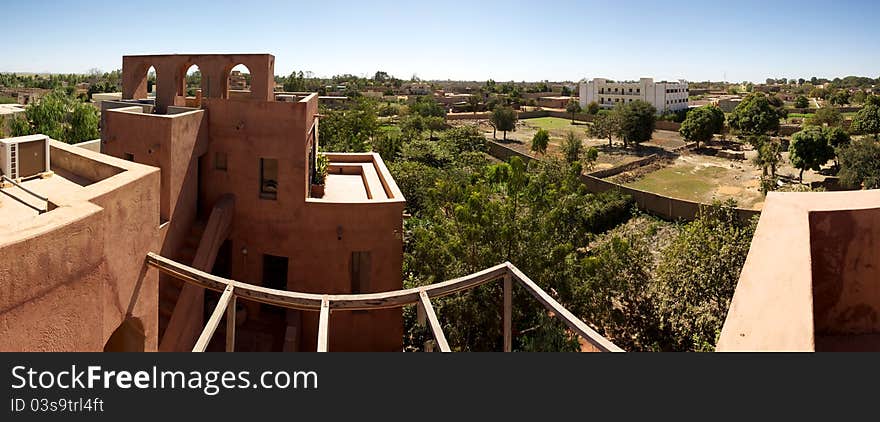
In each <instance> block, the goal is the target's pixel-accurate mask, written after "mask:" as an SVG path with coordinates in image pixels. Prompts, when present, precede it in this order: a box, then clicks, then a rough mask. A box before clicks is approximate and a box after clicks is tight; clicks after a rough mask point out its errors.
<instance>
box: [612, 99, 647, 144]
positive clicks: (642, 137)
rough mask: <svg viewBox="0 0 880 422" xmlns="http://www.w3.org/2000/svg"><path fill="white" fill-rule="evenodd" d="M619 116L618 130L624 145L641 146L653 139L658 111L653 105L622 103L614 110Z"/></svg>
mask: <svg viewBox="0 0 880 422" xmlns="http://www.w3.org/2000/svg"><path fill="white" fill-rule="evenodd" d="M614 113H615V114H616V115H617V116H616V119H617V130H618V133H617V134H618V136H619V137H620V139H623V145H624V146H628V145H629V144H630V143H635V144H640V143H642V142H645V141H647V140H649V139H651V136H652V134H653V133H654V125H655V124H656V123H657V109H656V108H654V106H652V105H651V104H649V103H647V102H645V101H642V100H635V101H633V102H629V103H622V104H620V105H618V106H617V107H615V108H614Z"/></svg>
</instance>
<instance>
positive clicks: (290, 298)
mask: <svg viewBox="0 0 880 422" xmlns="http://www.w3.org/2000/svg"><path fill="white" fill-rule="evenodd" d="M147 264H148V265H150V266H152V267H155V268H157V269H159V271H161V272H162V273H165V274H168V275H170V276H172V277H174V278H176V279H179V280H183V281H186V282H190V283H193V284H197V285H199V286H202V287H204V288H206V289H211V290H215V291H218V292H222V291H223V289H225V288H226V286H227V285H229V284H232V285H233V286H235V294H236V295H237V296H239V297H242V298H244V299H248V300H253V301H255V302H260V303H267V304H270V305H276V306H280V307H283V308H290V309H300V310H305V311H320V310H321V300H322V298H323V297H324V295H321V294H314V293H299V292H291V291H287V290H276V289H270V288H266V287H262V286H257V285H254V284H249V283H243V282H240V281H235V280H230V279H226V278H223V277H218V276H215V275H213V274H208V273H206V272H204V271H199V270H197V269H195V268H192V267H189V266H187V265H183V264H181V263H179V262H175V261H173V260H171V259H168V258H165V257H163V256H161V255H158V254H155V253H152V252H150V253H148V254H147ZM505 273H507V267H506V266H505V264H498V265H496V266H494V267H490V268H486V269H485V270H482V271H478V272H476V273H473V274H469V275H466V276H464V277H459V278H455V279H452V280H447V281H444V282H440V283H434V284H431V285H430V286H425V287H424V288H412V289H404V290H395V291H391V292H383V293H366V294H353V295H328V297H329V298H330V307H331V308H332V309H344V310H349V311H358V310H371V309H391V308H399V307H401V306H405V305H411V304H415V303H418V302H419V291H420V290H421V289H424V290H425V292H427V293H428V296H429V297H432V298H435V297H442V296H446V295H450V294H453V293H457V292H460V291H462V290H467V289H472V288H474V287H476V286H479V285H482V284H485V283H488V282H490V281H492V280H496V279H498V278H501V277H503V276H504V274H505Z"/></svg>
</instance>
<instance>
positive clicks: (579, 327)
mask: <svg viewBox="0 0 880 422" xmlns="http://www.w3.org/2000/svg"><path fill="white" fill-rule="evenodd" d="M506 264H507V265H508V268H510V272H511V274H512V275H513V276H514V277H515V278H516V279H517V281H518V282H519V283H520V284H521V285H522V286H523V287H525V289H526V290H527V291H528V292H529V293H531V294H532V296H534V297H535V298H536V299H538V302H541V304H543V305H544V307H545V308H547V309H548V310H549V311H551V312H553V314H554V315H556V318H559V319H560V320H562V322H564V323H565V325H567V326H568V328H570V329H571V330H572V331H574V332H576V333H578V334H579V335H580V336H581V337H583V338H584V339H585V340H586V341H587V342H588V343H590V344H591V345H593V346H594V347H596V348H597V349H599V350H600V351H603V352H623V351H624V350H623V349H621V348H620V347H617V345H615V344H614V343H612V342H611V341H609V340H608V339H606V338H605V337H602V336H601V335H600V334H599V333H597V332H596V331H595V330H593V329H592V328H590V327H589V326H588V325H587V324H585V323H584V322H583V321H581V320H580V319H579V318H578V317H576V316H574V314H572V313H571V312H569V311H568V309H565V307H564V306H562V305H561V304H560V303H559V302H557V301H556V300H555V299H553V298H552V297H550V295H549V294H547V292H545V291H544V290H543V289H541V288H540V287H538V285H537V284H535V282H534V281H532V280H531V279H530V278H528V277H527V276H526V275H525V274H523V273H522V271H520V270H519V269H518V268H516V267H515V266H514V265H513V264H511V263H509V262H508V263H506Z"/></svg>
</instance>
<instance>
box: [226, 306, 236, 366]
mask: <svg viewBox="0 0 880 422" xmlns="http://www.w3.org/2000/svg"><path fill="white" fill-rule="evenodd" d="M235 302H236V298H235V295H234V294H233V295H232V299H230V300H229V305H227V306H226V351H227V352H234V351H235Z"/></svg>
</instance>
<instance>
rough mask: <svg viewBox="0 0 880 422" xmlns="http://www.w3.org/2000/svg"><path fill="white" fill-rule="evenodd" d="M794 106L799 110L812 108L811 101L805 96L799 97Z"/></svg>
mask: <svg viewBox="0 0 880 422" xmlns="http://www.w3.org/2000/svg"><path fill="white" fill-rule="evenodd" d="M794 106H795V107H797V108H807V107H809V106H810V100H808V99H807V97H805V96H803V95H798V97H797V98H795V100H794Z"/></svg>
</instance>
